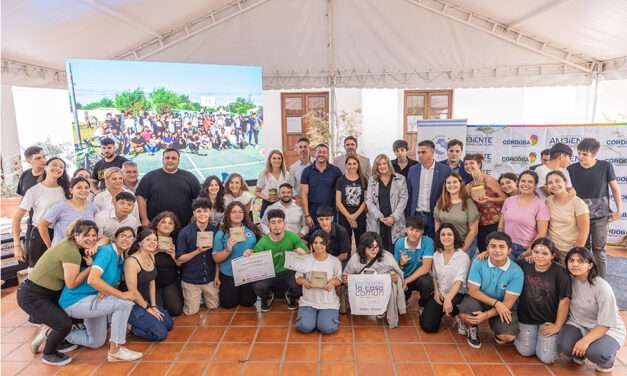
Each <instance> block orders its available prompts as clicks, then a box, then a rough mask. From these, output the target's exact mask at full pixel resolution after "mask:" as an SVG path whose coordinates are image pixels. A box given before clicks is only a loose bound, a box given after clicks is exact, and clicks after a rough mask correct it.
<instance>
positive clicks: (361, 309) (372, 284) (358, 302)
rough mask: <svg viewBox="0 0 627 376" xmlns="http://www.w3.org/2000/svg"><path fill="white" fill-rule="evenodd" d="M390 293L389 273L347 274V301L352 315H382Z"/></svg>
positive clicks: (390, 281) (390, 280)
mask: <svg viewBox="0 0 627 376" xmlns="http://www.w3.org/2000/svg"><path fill="white" fill-rule="evenodd" d="M391 294H392V278H391V277H390V275H389V274H349V275H348V303H349V304H350V307H351V314H352V315H382V314H383V313H385V311H386V310H387V307H388V301H389V300H390V295H391Z"/></svg>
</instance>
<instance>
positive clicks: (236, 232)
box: [229, 227, 246, 243]
mask: <svg viewBox="0 0 627 376" xmlns="http://www.w3.org/2000/svg"><path fill="white" fill-rule="evenodd" d="M229 235H230V236H231V239H235V241H236V242H238V243H239V242H243V241H244V240H246V233H245V232H244V228H243V227H231V228H230V229H229Z"/></svg>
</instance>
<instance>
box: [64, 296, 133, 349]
mask: <svg viewBox="0 0 627 376" xmlns="http://www.w3.org/2000/svg"><path fill="white" fill-rule="evenodd" d="M134 305H135V303H133V302H132V301H131V300H123V299H120V298H116V297H115V296H107V297H106V298H104V299H102V300H101V299H98V295H95V294H94V295H89V296H86V297H84V298H83V299H81V300H79V301H78V302H76V303H74V304H72V305H71V306H69V307H67V308H66V309H65V312H66V313H67V314H68V316H70V317H72V318H75V319H84V323H85V329H79V330H72V331H71V332H70V334H68V335H67V337H65V339H66V340H67V341H68V342H70V343H73V344H75V345H79V346H84V347H89V348H92V349H97V348H99V347H102V346H103V345H104V344H105V342H106V340H107V318H108V316H111V342H113V343H115V344H117V345H123V344H125V343H126V329H127V328H126V326H127V324H128V318H129V316H130V314H131V311H132V309H133V306H134Z"/></svg>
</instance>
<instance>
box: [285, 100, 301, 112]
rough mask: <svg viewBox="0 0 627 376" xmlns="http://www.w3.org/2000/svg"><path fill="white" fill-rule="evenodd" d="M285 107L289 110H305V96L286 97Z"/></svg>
mask: <svg viewBox="0 0 627 376" xmlns="http://www.w3.org/2000/svg"><path fill="white" fill-rule="evenodd" d="M285 109H286V110H288V111H302V110H303V98H302V97H287V98H285Z"/></svg>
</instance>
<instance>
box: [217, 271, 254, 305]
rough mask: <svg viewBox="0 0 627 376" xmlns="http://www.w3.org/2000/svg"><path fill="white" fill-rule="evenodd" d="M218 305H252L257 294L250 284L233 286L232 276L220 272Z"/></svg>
mask: <svg viewBox="0 0 627 376" xmlns="http://www.w3.org/2000/svg"><path fill="white" fill-rule="evenodd" d="M220 282H221V283H220V307H222V308H235V307H237V306H238V305H241V306H243V307H252V306H253V305H255V301H256V300H257V296H256V295H255V292H254V291H253V287H252V285H251V284H246V285H241V286H237V287H236V286H235V281H234V280H233V277H232V276H228V275H226V274H223V273H220Z"/></svg>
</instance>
